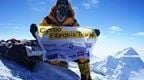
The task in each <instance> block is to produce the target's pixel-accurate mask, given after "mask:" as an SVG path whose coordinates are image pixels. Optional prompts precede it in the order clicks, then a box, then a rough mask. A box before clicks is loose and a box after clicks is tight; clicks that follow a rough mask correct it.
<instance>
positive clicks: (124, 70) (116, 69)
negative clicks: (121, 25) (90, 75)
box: [93, 48, 144, 80]
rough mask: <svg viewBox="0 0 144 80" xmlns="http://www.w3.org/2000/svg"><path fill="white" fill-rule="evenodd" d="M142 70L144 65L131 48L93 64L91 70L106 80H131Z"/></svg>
mask: <svg viewBox="0 0 144 80" xmlns="http://www.w3.org/2000/svg"><path fill="white" fill-rule="evenodd" d="M143 70H144V63H143V61H142V60H141V58H140V56H139V55H138V53H137V52H136V51H135V50H134V49H133V48H127V49H124V50H123V51H120V52H118V53H117V54H116V55H115V56H108V57H107V58H106V59H105V60H103V61H101V62H97V63H95V64H94V68H93V71H94V72H96V73H101V75H103V76H104V77H105V78H107V79H108V80H132V77H133V75H136V74H139V72H141V71H143ZM136 80H142V79H141V78H139V79H136Z"/></svg>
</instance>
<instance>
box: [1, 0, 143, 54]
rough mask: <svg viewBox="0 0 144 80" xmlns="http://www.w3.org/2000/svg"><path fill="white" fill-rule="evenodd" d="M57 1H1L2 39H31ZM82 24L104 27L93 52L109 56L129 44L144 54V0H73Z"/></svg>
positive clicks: (84, 25)
mask: <svg viewBox="0 0 144 80" xmlns="http://www.w3.org/2000/svg"><path fill="white" fill-rule="evenodd" d="M55 2H56V0H1V3H0V10H1V11H0V18H1V19H0V28H1V29H0V39H10V38H17V39H32V36H31V34H30V32H29V25H30V24H31V23H36V24H39V23H40V21H41V20H42V19H43V17H45V16H46V15H48V13H49V11H50V8H51V7H52V6H53V5H55ZM70 2H71V4H72V6H73V9H74V10H75V14H76V16H75V17H76V19H77V20H78V22H79V24H80V25H81V26H82V27H92V28H98V29H100V30H101V36H100V37H99V39H98V41H97V44H96V46H95V50H94V54H95V55H100V53H102V54H105V55H108V54H111V53H114V52H117V51H119V50H122V49H124V48H127V47H133V48H135V49H136V50H137V51H138V52H140V53H144V42H143V41H144V5H143V4H144V0H70Z"/></svg>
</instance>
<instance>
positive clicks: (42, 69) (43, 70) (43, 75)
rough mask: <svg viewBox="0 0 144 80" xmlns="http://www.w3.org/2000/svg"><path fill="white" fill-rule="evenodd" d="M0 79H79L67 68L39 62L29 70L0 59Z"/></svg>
mask: <svg viewBox="0 0 144 80" xmlns="http://www.w3.org/2000/svg"><path fill="white" fill-rule="evenodd" d="M0 80H79V76H78V75H77V74H75V73H74V72H72V71H71V70H69V69H65V68H60V67H56V66H52V65H49V64H46V63H43V62H41V63H39V64H38V65H36V66H35V68H34V71H33V72H32V71H30V70H28V69H26V68H24V67H23V66H20V65H18V64H16V63H15V62H12V61H9V60H5V59H0Z"/></svg>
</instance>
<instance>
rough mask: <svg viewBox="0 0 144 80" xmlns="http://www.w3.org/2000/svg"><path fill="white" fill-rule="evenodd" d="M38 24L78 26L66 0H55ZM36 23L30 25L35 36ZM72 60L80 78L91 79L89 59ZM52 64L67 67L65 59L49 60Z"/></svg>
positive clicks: (82, 79)
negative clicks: (77, 67) (76, 66)
mask: <svg viewBox="0 0 144 80" xmlns="http://www.w3.org/2000/svg"><path fill="white" fill-rule="evenodd" d="M40 26H71V27H78V26H79V24H78V22H77V20H76V19H75V13H74V11H73V9H72V7H71V4H70V3H69V1H68V0H57V3H56V5H55V6H54V7H53V8H52V9H51V12H50V14H49V15H48V16H46V17H45V18H44V19H43V20H42V22H41V23H40ZM37 30H38V29H37V26H36V24H32V25H31V27H30V32H31V33H32V35H33V36H34V37H35V38H37V37H36V35H35V32H36V31H37ZM96 32H97V34H98V35H99V33H100V32H99V30H96ZM74 62H76V63H78V66H79V70H80V73H81V80H91V76H90V65H89V62H90V61H89V59H86V58H80V59H78V60H75V61H74ZM49 63H50V64H52V65H57V66H61V67H66V68H67V67H68V64H67V62H65V61H58V60H55V61H50V62H49Z"/></svg>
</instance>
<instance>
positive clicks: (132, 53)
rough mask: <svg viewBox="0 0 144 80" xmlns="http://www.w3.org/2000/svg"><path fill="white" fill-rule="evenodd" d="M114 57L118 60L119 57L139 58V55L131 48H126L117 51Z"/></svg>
mask: <svg viewBox="0 0 144 80" xmlns="http://www.w3.org/2000/svg"><path fill="white" fill-rule="evenodd" d="M115 57H117V58H120V57H139V54H138V53H137V52H136V51H135V50H134V49H133V48H131V47H129V48H126V49H124V50H122V51H119V52H118V53H117V54H116V55H115Z"/></svg>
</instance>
